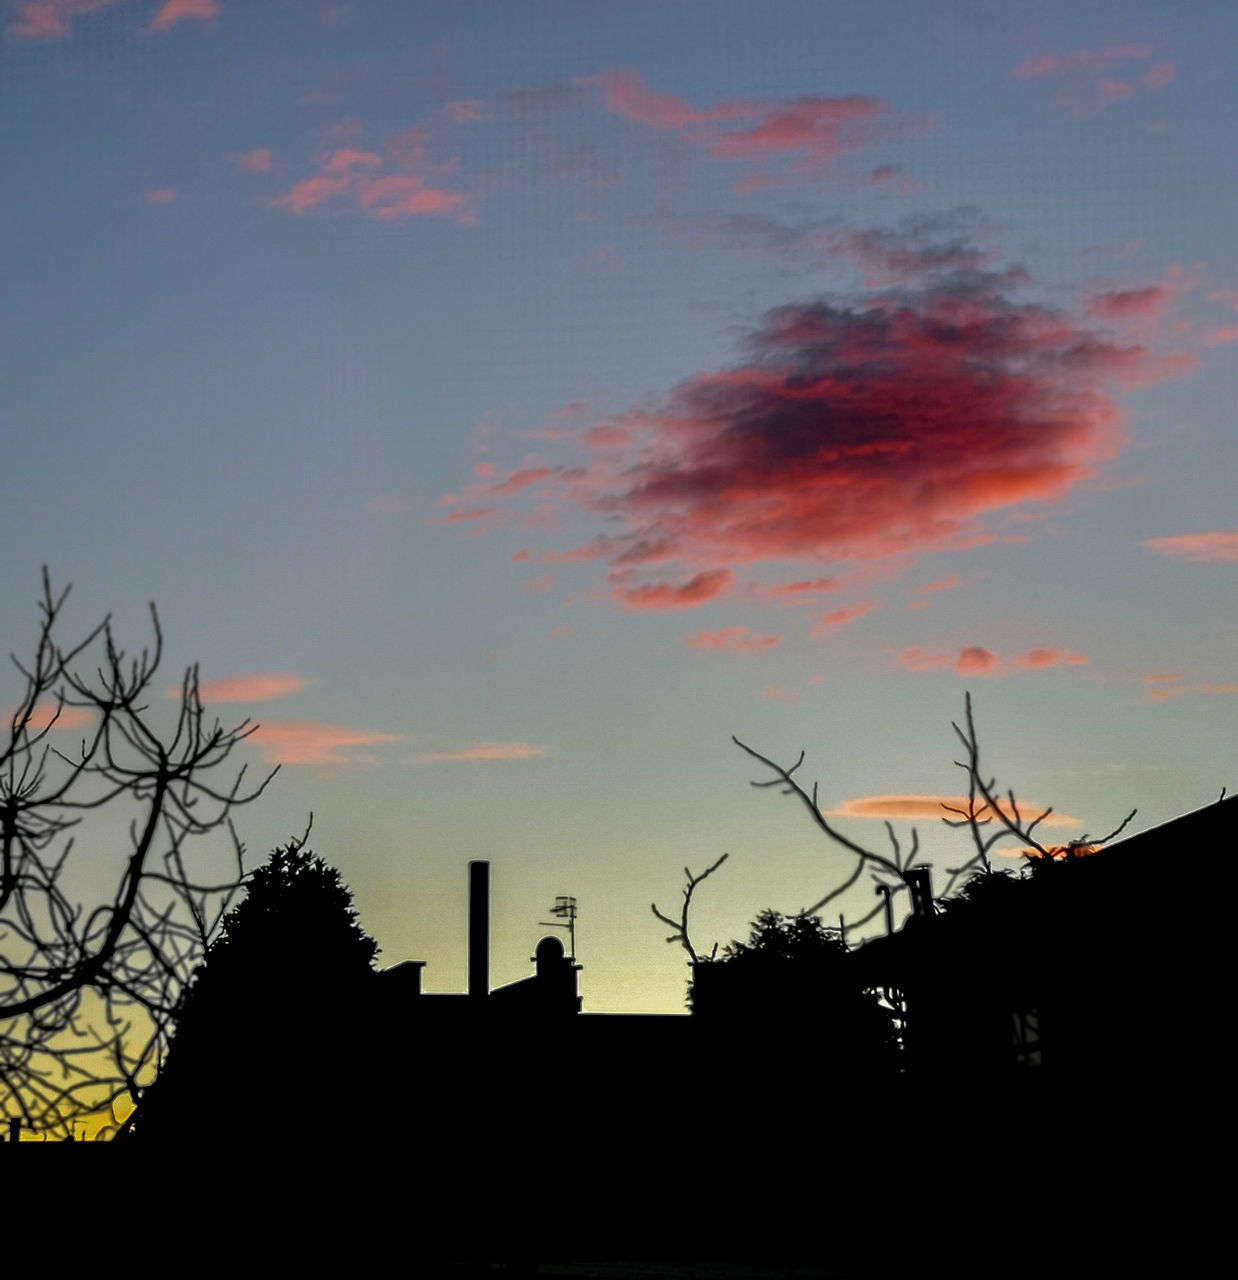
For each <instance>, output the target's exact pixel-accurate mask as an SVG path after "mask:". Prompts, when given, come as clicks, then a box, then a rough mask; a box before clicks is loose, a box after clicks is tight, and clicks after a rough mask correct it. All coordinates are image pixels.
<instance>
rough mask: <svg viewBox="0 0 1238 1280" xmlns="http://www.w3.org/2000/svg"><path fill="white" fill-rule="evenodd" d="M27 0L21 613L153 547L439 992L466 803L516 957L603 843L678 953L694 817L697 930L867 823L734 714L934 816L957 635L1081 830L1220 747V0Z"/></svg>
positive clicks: (1026, 790)
mask: <svg viewBox="0 0 1238 1280" xmlns="http://www.w3.org/2000/svg"><path fill="white" fill-rule="evenodd" d="M0 22H2V27H0V147H2V149H3V173H4V179H3V184H4V185H3V200H2V201H0V246H3V247H2V248H0V271H2V273H3V274H2V277H0V281H2V283H0V326H2V329H0V412H2V421H3V424H4V425H3V431H4V449H3V454H2V455H0V456H2V457H3V466H2V469H0V474H2V475H3V481H4V483H3V491H4V503H3V506H2V507H0V545H2V546H3V547H4V554H3V556H2V557H0V624H2V625H0V636H2V638H3V644H4V646H5V647H6V648H7V649H9V650H12V651H13V652H15V653H17V654H19V655H20V654H22V653H29V652H30V647H31V644H32V642H33V639H34V636H35V629H36V624H37V602H38V598H39V592H40V577H39V575H40V571H41V566H43V565H46V566H48V568H49V571H50V573H51V575H52V578H53V580H54V582H56V583H57V584H60V585H63V584H66V583H71V584H73V594H72V596H71V597H70V604H69V606H68V607H67V610H66V617H65V622H66V638H68V636H69V634H71V633H73V632H74V631H79V632H80V631H84V630H86V629H88V628H89V626H91V625H93V624H94V623H95V622H96V621H98V620H99V618H101V617H102V616H103V615H104V614H105V613H108V612H109V611H110V612H111V614H112V616H113V619H114V623H115V626H116V629H117V632H118V634H119V636H120V637H121V638H122V640H123V641H124V642H125V643H127V644H128V645H130V646H132V647H133V648H140V647H141V646H142V645H143V644H145V643H148V642H149V638H150V630H149V622H148V615H147V612H146V610H147V602H149V601H152V600H153V601H155V602H156V603H157V606H158V610H159V616H160V620H161V623H162V626H163V631H164V635H165V646H166V647H165V666H164V672H163V674H164V675H165V676H166V684H161V686H160V689H161V690H162V689H163V688H165V687H167V688H171V687H174V686H176V685H177V684H178V682H179V677H180V673H181V671H183V669H184V668H185V667H186V666H187V665H188V664H191V663H198V664H200V675H201V680H202V688H203V695H204V698H205V700H206V701H207V703H208V705H209V706H210V707H211V708H212V709H213V710H215V711H217V712H218V714H219V715H220V716H221V717H222V718H225V719H227V720H229V721H240V720H243V719H246V718H249V719H251V720H252V721H254V722H257V723H258V724H259V726H260V727H259V728H258V729H257V730H256V731H255V733H254V734H253V736H252V737H251V738H250V739H249V741H248V743H247V744H246V746H245V748H244V749H243V753H242V755H243V757H244V760H245V762H246V763H248V764H249V767H250V768H251V769H252V770H253V771H255V772H257V771H260V770H262V769H263V768H271V767H273V766H274V765H276V764H278V765H280V772H279V774H278V775H277V776H276V778H275V779H274V780H273V781H272V783H271V784H270V786H269V787H268V789H267V791H266V793H265V794H264V796H263V797H262V799H261V800H260V801H258V802H256V803H255V804H253V805H251V806H249V807H247V808H245V809H243V810H241V811H239V812H238V814H237V824H238V829H239V831H240V834H241V836H242V837H243V839H244V840H245V842H246V844H247V846H248V849H249V858H250V862H251V864H256V863H257V862H259V861H261V859H262V858H263V857H264V856H265V853H266V851H267V850H269V849H271V848H272V847H274V846H275V845H277V844H280V843H283V842H285V841H287V840H288V839H289V838H292V837H295V836H298V835H300V834H301V833H303V832H304V830H305V828H306V825H307V823H308V822H309V820H310V815H311V813H312V815H313V827H312V834H311V840H310V845H311V847H312V848H313V849H314V850H315V852H317V853H319V854H320V855H322V856H323V857H325V858H327V859H328V860H329V861H330V862H332V863H333V864H335V865H336V866H337V867H339V869H340V871H341V873H342V874H343V876H344V878H345V880H346V881H347V882H348V884H349V885H350V886H351V888H352V889H353V891H354V893H355V896H356V903H357V906H358V908H359V910H360V914H361V922H362V924H363V926H364V927H365V928H366V929H367V930H368V931H369V932H370V933H371V934H373V936H374V937H375V938H376V939H377V940H378V942H379V944H380V946H381V948H382V952H381V956H380V964H383V965H390V964H395V963H398V962H399V961H401V960H404V959H408V958H415V959H420V960H425V961H427V963H428V967H427V970H426V976H425V985H426V987H427V989H429V990H438V991H452V990H463V988H464V983H465V958H466V945H465V925H466V866H467V863H468V861H469V860H470V859H473V858H487V859H489V860H490V861H491V863H492V882H493V944H492V981H493V982H495V983H496V984H497V983H499V982H506V981H512V980H515V979H516V978H519V977H522V976H524V975H525V974H527V973H528V972H529V957H530V956H531V955H532V951H533V947H534V945H535V944H536V941H537V939H538V938H539V937H540V936H542V935H543V934H544V933H545V932H547V930H546V929H545V928H544V926H543V925H542V924H541V923H539V922H543V921H546V920H548V919H553V917H551V916H550V915H549V909H550V907H551V906H552V904H553V901H554V898H555V897H556V896H557V895H573V896H575V897H576V898H577V900H578V903H579V912H580V915H579V922H578V934H577V953H578V958H579V960H580V962H581V963H582V965H583V966H584V967H583V971H582V974H581V991H582V994H583V996H584V1007H585V1008H586V1009H587V1010H591V1011H617V1010H638V1011H652V1012H659V1011H661V1012H675V1011H680V1010H682V1009H683V1007H684V994H685V981H686V977H687V971H686V967H685V960H686V957H685V953H684V952H683V950H682V949H681V948H679V947H678V946H675V945H670V946H668V945H667V943H666V941H665V939H666V935H667V932H668V931H667V929H666V928H665V927H664V926H662V925H659V924H658V922H657V921H656V920H655V919H654V918H653V916H652V915H651V913H650V903H651V902H656V903H657V904H658V905H659V907H661V908H662V910H664V911H667V912H670V913H671V914H675V913H677V911H678V903H679V895H680V890H681V886H682V884H683V869H684V868H685V867H689V868H691V869H692V870H694V871H700V870H702V869H703V868H704V867H706V866H708V865H710V864H711V863H713V862H714V861H715V860H716V859H717V858H718V857H719V856H720V855H721V854H723V853H727V854H729V858H728V860H727V862H726V863H725V865H724V866H723V867H722V868H720V869H719V871H718V872H717V873H716V874H715V875H714V876H713V877H711V878H710V879H709V881H708V882H706V883H705V884H703V885H702V886H701V888H700V890H699V891H698V894H697V898H696V902H695V904H694V911H693V919H692V936H693V939H694V941H695V942H696V944H697V946H698V948H700V949H704V950H708V949H709V947H710V946H711V945H712V943H713V942H714V941H717V942H719V943H723V944H725V943H726V942H727V941H728V940H730V939H732V938H742V937H744V936H746V933H747V928H748V923H749V922H750V921H751V920H752V919H753V918H754V917H755V915H756V914H757V912H758V911H760V910H761V909H762V908H765V907H774V908H776V909H779V910H782V911H795V910H798V909H800V908H802V907H804V906H807V905H809V904H810V903H812V902H815V901H817V900H818V899H819V898H820V897H822V896H823V894H824V893H825V892H826V891H827V890H828V889H829V888H830V887H832V886H833V885H835V884H837V883H838V882H839V881H840V880H842V879H843V878H845V876H846V875H847V874H848V873H849V871H850V865H851V864H850V861H849V859H848V857H847V856H845V855H844V854H843V853H842V852H840V851H839V850H838V849H837V848H835V847H834V846H832V845H831V844H830V843H829V841H827V840H826V839H824V837H822V836H821V834H820V833H819V832H817V831H816V830H815V829H814V827H813V825H812V823H811V818H810V815H808V814H807V813H806V812H805V811H804V809H803V808H802V807H801V806H799V805H797V804H796V803H795V802H794V801H793V799H788V798H785V797H783V796H780V795H779V794H778V793H777V792H776V791H774V790H768V789H766V790H758V789H754V788H752V787H751V786H750V785H749V784H750V781H752V780H759V779H761V778H762V776H763V775H762V772H761V770H760V767H759V766H757V767H755V768H754V763H755V762H754V761H752V760H751V759H750V758H749V757H747V756H745V755H744V754H743V753H742V752H741V751H740V750H739V749H738V748H737V747H736V746H735V744H734V743H733V742H732V735H736V736H738V737H739V738H740V739H742V740H743V741H744V742H746V743H748V744H749V745H750V746H752V747H754V748H755V749H757V750H759V751H761V752H762V753H764V754H765V755H767V756H770V757H772V758H774V759H776V760H778V761H780V762H783V763H791V762H793V761H794V760H795V758H796V757H797V756H798V754H799V752H800V751H801V749H802V750H804V751H805V752H806V760H805V764H804V766H803V771H802V773H803V776H804V778H805V779H806V780H813V779H815V780H819V783H820V805H821V807H822V809H823V810H826V811H828V812H830V813H831V814H834V815H837V816H836V818H835V819H833V820H836V821H837V822H838V823H839V826H840V828H841V829H842V830H844V831H845V832H846V833H847V834H848V835H849V837H850V838H852V839H854V840H857V841H860V842H862V843H865V844H866V845H868V846H870V847H872V848H873V849H875V850H877V851H878V852H883V853H884V852H887V851H888V849H889V843H888V836H887V832H886V828H885V825H884V821H885V820H886V819H889V820H891V821H892V822H893V823H894V830H895V833H896V834H897V836H898V838H899V839H900V841H901V842H902V843H903V846H904V847H906V845H907V842H908V841H909V839H910V831H911V827H912V826H913V825H914V826H916V827H917V828H918V831H919V837H920V842H921V846H922V847H923V848H924V850H925V851H926V854H927V855H929V856H930V857H931V858H932V859H933V860H934V861H935V863H936V865H937V866H938V867H940V868H946V867H950V866H954V865H957V864H958V862H959V861H960V860H961V859H962V858H963V857H965V856H966V855H967V853H968V852H969V851H968V849H967V847H966V845H965V844H964V843H962V842H961V841H960V839H959V836H958V833H954V832H950V831H948V830H946V829H945V828H943V827H942V826H941V823H940V822H939V814H940V812H941V810H940V803H941V800H942V799H943V798H946V799H949V798H950V797H954V796H957V795H958V794H959V793H960V789H963V790H965V787H966V778H965V776H964V775H963V774H962V773H961V772H960V770H959V769H958V768H957V767H956V766H955V764H954V761H955V760H956V759H957V757H958V754H959V751H958V742H957V739H956V738H955V736H954V732H953V730H952V728H951V722H952V721H957V720H958V719H959V718H960V717H961V715H962V713H963V704H964V695H965V693H966V692H967V691H970V692H971V694H972V698H973V701H974V705H975V713H976V721H977V728H978V731H979V736H980V739H981V742H982V745H983V749H984V753H985V763H986V767H987V768H988V769H989V770H991V771H992V772H993V773H994V774H995V775H996V776H997V779H998V782H999V785H1000V786H1002V787H1003V788H1005V787H1011V788H1013V789H1014V790H1015V792H1016V794H1017V796H1018V797H1019V798H1020V800H1021V802H1023V803H1024V804H1025V805H1027V806H1028V807H1029V808H1039V807H1044V806H1049V805H1052V806H1054V808H1055V815H1054V816H1055V818H1056V817H1058V816H1059V815H1060V816H1061V817H1062V819H1063V823H1062V825H1061V826H1060V827H1055V828H1054V829H1053V832H1052V833H1051V834H1052V835H1053V837H1054V838H1055V839H1060V840H1068V839H1071V838H1074V837H1078V836H1081V835H1082V834H1084V832H1091V833H1092V834H1097V833H1098V832H1101V831H1105V830H1108V829H1110V828H1111V827H1112V826H1114V825H1116V824H1117V822H1119V821H1120V820H1121V818H1122V817H1123V816H1124V815H1125V814H1126V813H1127V812H1128V811H1129V810H1130V809H1131V808H1134V807H1138V809H1139V814H1138V816H1137V818H1136V819H1135V821H1134V823H1133V827H1132V829H1140V828H1143V827H1146V826H1150V825H1153V824H1155V823H1158V822H1162V821H1165V820H1167V819H1169V818H1171V817H1173V816H1175V815H1177V814H1179V813H1181V812H1184V811H1187V810H1189V809H1192V808H1196V807H1198V806H1200V805H1202V804H1205V803H1208V802H1210V801H1212V800H1215V799H1216V797H1217V796H1218V795H1219V794H1220V791H1221V789H1222V787H1226V786H1228V787H1230V788H1231V789H1232V788H1233V787H1234V786H1235V784H1238V774H1236V773H1235V768H1234V764H1233V759H1234V750H1235V746H1236V745H1238V722H1236V720H1235V712H1236V711H1238V666H1236V665H1235V657H1234V654H1235V648H1234V639H1235V622H1236V616H1235V614H1236V611H1235V607H1234V581H1235V574H1238V512H1236V510H1235V499H1234V479H1235V471H1236V467H1235V464H1234V459H1233V450H1232V436H1233V425H1234V424H1233V413H1234V410H1233V406H1234V405H1235V404H1236V403H1238V385H1236V383H1238V378H1236V376H1235V362H1234V354H1235V351H1238V255H1236V254H1235V252H1234V251H1235V232H1234V228H1235V226H1238V165H1236V164H1235V153H1234V146H1233V129H1232V121H1233V115H1234V108H1235V105H1236V94H1235V84H1234V72H1235V53H1234V51H1235V49H1236V48H1238V12H1236V11H1235V10H1234V7H1233V6H1232V4H1230V3H1227V2H1225V0H1217V2H1215V3H1214V2H1212V0H1193V2H1192V3H1191V4H1190V5H1186V6H1184V5H1180V4H1169V3H1164V2H1161V0H1157V2H1153V0H1142V2H1141V0H1124V2H1123V3H1112V2H1110V0H1095V2H1093V3H1090V4H1086V5H1080V4H1078V3H1077V2H1072V3H1053V2H1046V3H1039V4H1037V5H1035V6H1027V5H1023V4H1014V3H996V2H995V3H986V2H984V0H939V2H934V3H923V2H922V0H913V2H908V3H900V2H898V0H887V2H886V3H883V4H881V5H872V4H869V3H859V2H852V0H835V2H834V3H831V4H828V5H827V4H821V3H816V2H804V3H799V2H796V0H780V2H779V3H778V4H777V5H773V6H770V5H758V4H753V3H749V2H744V3H736V2H734V0H714V2H709V3H704V2H698V0H671V2H669V3H668V2H667V0H657V2H656V3H641V2H633V3H620V4H615V3H609V4H602V3H592V2H591V0H573V2H567V0H563V2H556V0H524V2H522V3H519V4H501V3H496V2H491V3H469V2H467V0H461V2H459V3H446V2H435V0H421V2H420V3H418V4H415V5H414V4H407V3H404V2H403V0H368V2H367V0H354V2H353V3H329V2H327V0H322V2H319V0H263V3H262V4H241V3H239V0H0ZM4 679H5V680H7V681H8V683H7V684H5V683H3V682H2V681H0V701H3V700H4V699H5V698H7V699H8V701H9V702H10V703H11V702H13V701H15V698H16V692H17V689H18V683H17V674H16V672H10V673H9V675H8V676H7V677H5V678H4ZM173 709H174V704H173V703H172V702H170V701H169V702H168V706H167V711H168V714H170V713H171V712H172V710H173ZM239 759H240V757H238V760H239ZM1066 819H1069V820H1070V821H1066ZM115 837H116V833H115V832H110V831H108V830H107V829H106V828H99V829H97V836H96V837H95V838H96V841H97V844H96V845H95V846H94V847H92V853H91V856H92V859H93V860H94V861H93V864H92V865H97V866H100V867H105V866H110V865H112V864H113V861H114V860H115V859H116V858H118V857H120V856H121V854H122V853H123V844H122V843H121V842H119V840H118V839H116V838H115ZM80 843H81V838H79V844H80ZM1182 856H1183V859H1184V860H1185V858H1186V856H1187V851H1185V850H1184V851H1183V854H1182ZM1003 865H1010V866H1014V865H1016V863H1015V862H1014V861H1012V862H1010V863H1008V864H1003ZM1192 869H1194V864H1192ZM941 879H942V880H944V874H943V875H942V877H941ZM938 883H939V884H940V883H941V880H939V881H938ZM1184 888H1185V876H1184V875H1183V874H1182V872H1181V871H1179V870H1178V869H1175V868H1166V875H1165V882H1164V894H1165V896H1166V898H1167V899H1169V900H1172V899H1173V897H1174V896H1175V895H1177V894H1179V893H1181V892H1183V890H1184ZM874 902H875V898H874V890H873V886H872V884H871V883H870V882H868V881H866V880H862V881H861V882H859V883H858V884H857V886H856V887H855V889H854V890H853V891H851V893H849V894H848V896H847V897H845V898H843V899H840V900H839V901H838V902H837V903H835V904H832V906H831V910H833V909H834V908H835V907H838V908H841V910H842V912H843V914H844V915H845V916H847V917H849V918H851V919H857V918H859V917H860V916H861V915H863V914H866V913H867V912H868V911H869V910H871V908H872V906H873V905H874ZM1186 917H1187V920H1188V921H1189V913H1186ZM1200 926H1201V927H1202V922H1200ZM873 927H874V928H875V927H876V926H875V925H874V926H873ZM1184 927H1187V928H1189V927H1191V925H1190V924H1189V923H1186V924H1185V925H1184Z"/></svg>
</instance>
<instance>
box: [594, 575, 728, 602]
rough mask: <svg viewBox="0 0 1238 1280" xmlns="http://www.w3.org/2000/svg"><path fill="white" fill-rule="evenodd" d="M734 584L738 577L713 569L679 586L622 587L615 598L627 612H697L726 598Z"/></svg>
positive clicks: (613, 594)
mask: <svg viewBox="0 0 1238 1280" xmlns="http://www.w3.org/2000/svg"><path fill="white" fill-rule="evenodd" d="M734 580H735V575H734V574H733V573H732V572H731V571H730V570H729V569H710V570H707V571H705V572H703V573H698V574H695V575H694V576H693V577H691V578H689V579H688V580H687V581H686V582H682V583H680V584H679V585H678V586H676V585H674V584H673V583H669V582H656V583H652V584H650V585H648V586H639V587H628V586H622V585H621V586H619V587H616V589H615V590H614V591H612V592H611V595H612V597H613V598H614V599H616V600H618V601H619V602H620V603H621V604H622V605H623V607H624V608H625V609H638V610H646V609H648V610H661V609H695V608H696V607H697V605H701V604H704V603H705V602H706V601H708V600H714V599H717V598H718V597H719V596H724V595H726V593H727V592H728V591H730V589H731V586H732V584H733V583H734Z"/></svg>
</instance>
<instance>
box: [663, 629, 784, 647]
mask: <svg viewBox="0 0 1238 1280" xmlns="http://www.w3.org/2000/svg"><path fill="white" fill-rule="evenodd" d="M684 643H685V644H686V645H687V646H688V648H689V649H714V650H716V651H718V652H720V653H764V651H765V650H766V649H772V648H773V647H774V646H775V645H779V644H781V643H782V637H781V636H756V635H753V634H752V633H751V632H750V631H749V630H748V628H747V627H723V628H722V630H721V631H702V632H700V633H699V634H697V635H694V636H691V637H689V638H688V639H687V640H685V641H684Z"/></svg>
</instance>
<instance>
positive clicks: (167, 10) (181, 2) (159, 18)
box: [150, 0, 219, 31]
mask: <svg viewBox="0 0 1238 1280" xmlns="http://www.w3.org/2000/svg"><path fill="white" fill-rule="evenodd" d="M218 17H219V6H218V5H217V4H216V3H215V0H165V3H164V5H163V7H162V8H161V9H160V10H159V12H158V13H156V14H155V16H154V17H153V18H152V19H151V23H150V29H151V30H152V31H167V30H169V29H170V28H172V27H174V26H176V25H177V23H179V22H212V21H214V20H215V19H216V18H218Z"/></svg>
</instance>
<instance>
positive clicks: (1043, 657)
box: [898, 644, 1091, 676]
mask: <svg viewBox="0 0 1238 1280" xmlns="http://www.w3.org/2000/svg"><path fill="white" fill-rule="evenodd" d="M1090 661H1091V659H1089V658H1088V656H1087V655H1086V654H1083V653H1073V652H1072V651H1071V650H1069V649H1050V648H1035V649H1028V650H1027V651H1026V652H1024V653H1020V654H1017V655H1016V656H1015V658H1014V659H1013V664H1011V663H1008V662H1007V660H1006V659H1005V658H1003V657H1001V656H1000V655H999V654H996V653H994V652H993V651H992V650H991V649H986V648H984V647H983V646H982V645H977V644H970V645H964V646H963V648H961V649H959V650H957V652H955V653H953V654H951V653H949V652H942V651H940V650H937V651H933V650H928V649H921V648H917V647H914V646H913V647H911V648H908V649H904V650H903V651H902V652H901V653H900V654H899V656H898V664H899V666H900V667H906V668H907V670H909V671H931V670H933V669H935V668H940V667H951V668H952V669H953V670H954V671H955V673H956V674H958V675H961V676H998V675H1008V674H1009V673H1010V669H1011V665H1013V667H1014V668H1016V669H1018V670H1022V671H1043V670H1045V669H1046V668H1049V667H1061V666H1066V667H1081V666H1086V665H1087V664H1088V663H1089V662H1090Z"/></svg>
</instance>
